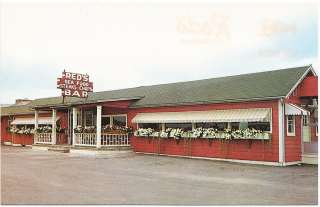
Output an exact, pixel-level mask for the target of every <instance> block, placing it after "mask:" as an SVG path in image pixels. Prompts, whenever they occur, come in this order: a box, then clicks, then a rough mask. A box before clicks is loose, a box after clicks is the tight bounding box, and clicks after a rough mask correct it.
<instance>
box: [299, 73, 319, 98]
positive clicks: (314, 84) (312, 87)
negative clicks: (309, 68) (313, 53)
mask: <svg viewBox="0 0 320 207" xmlns="http://www.w3.org/2000/svg"><path fill="white" fill-rule="evenodd" d="M300 90H301V92H300V95H301V96H318V77H316V76H308V77H306V78H305V79H304V80H303V81H302V83H301V89H300Z"/></svg>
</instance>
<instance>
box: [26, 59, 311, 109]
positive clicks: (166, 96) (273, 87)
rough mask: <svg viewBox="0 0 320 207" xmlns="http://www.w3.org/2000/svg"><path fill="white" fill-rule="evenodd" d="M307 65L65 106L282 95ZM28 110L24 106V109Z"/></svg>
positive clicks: (99, 95)
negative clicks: (109, 102) (111, 102)
mask: <svg viewBox="0 0 320 207" xmlns="http://www.w3.org/2000/svg"><path fill="white" fill-rule="evenodd" d="M309 68H311V66H310V65H308V66H303V67H295V68H288V69H280V70H273V71H265V72H258V73H251V74H243V75H235V76H227V77H218V78H210V79H204V80H196V81H187V82H178V83H169V84H160V85H151V86H141V87H135V88H127V89H120V90H111V91H102V92H94V93H90V94H89V96H88V98H87V99H80V98H73V97H66V99H65V104H64V105H73V104H84V103H96V102H103V101H115V100H134V101H133V102H132V104H131V105H130V107H131V108H138V107H156V106H172V105H187V104H205V103H223V102H240V101H250V100H266V99H277V98H281V97H285V96H286V95H287V94H288V93H289V92H290V91H291V89H292V88H293V87H294V86H295V85H296V84H297V83H298V82H299V81H300V79H301V78H302V77H303V75H304V74H305V73H306V72H307V71H308V70H309ZM31 105H32V107H45V106H56V105H62V97H51V98H41V99H36V100H33V101H32V102H31ZM26 110H27V109H26Z"/></svg>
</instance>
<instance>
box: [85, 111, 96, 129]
mask: <svg viewBox="0 0 320 207" xmlns="http://www.w3.org/2000/svg"><path fill="white" fill-rule="evenodd" d="M88 114H91V115H90V116H91V118H92V121H91V125H90V126H94V113H93V111H84V126H88V125H87V116H88Z"/></svg>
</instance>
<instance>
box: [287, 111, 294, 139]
mask: <svg viewBox="0 0 320 207" xmlns="http://www.w3.org/2000/svg"><path fill="white" fill-rule="evenodd" d="M287 135H288V136H295V121H294V116H293V115H288V116H287Z"/></svg>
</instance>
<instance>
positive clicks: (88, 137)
mask: <svg viewBox="0 0 320 207" xmlns="http://www.w3.org/2000/svg"><path fill="white" fill-rule="evenodd" d="M75 136H76V139H75V145H78V146H96V144H97V134H96V133H75ZM101 146H102V147H103V146H130V141H129V136H128V134H105V133H102V134H101Z"/></svg>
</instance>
